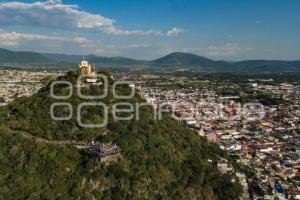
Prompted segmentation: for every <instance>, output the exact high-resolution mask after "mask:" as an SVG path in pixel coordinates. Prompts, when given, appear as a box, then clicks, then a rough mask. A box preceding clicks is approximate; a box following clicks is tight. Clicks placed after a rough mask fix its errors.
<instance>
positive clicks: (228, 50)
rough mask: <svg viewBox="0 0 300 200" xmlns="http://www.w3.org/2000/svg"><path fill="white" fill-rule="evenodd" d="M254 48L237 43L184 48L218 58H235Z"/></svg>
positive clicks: (185, 50)
mask: <svg viewBox="0 0 300 200" xmlns="http://www.w3.org/2000/svg"><path fill="white" fill-rule="evenodd" d="M250 50H252V48H245V47H241V46H240V45H239V44H237V43H225V44H221V45H209V46H208V47H204V48H203V47H199V48H184V49H183V51H184V52H191V53H196V54H199V55H203V56H208V57H211V58H216V59H226V58H234V57H236V56H238V55H239V54H241V53H245V52H248V51H250Z"/></svg>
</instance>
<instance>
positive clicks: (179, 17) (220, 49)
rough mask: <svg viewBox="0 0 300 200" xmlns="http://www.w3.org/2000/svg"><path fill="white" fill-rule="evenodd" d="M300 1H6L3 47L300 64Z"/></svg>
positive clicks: (1, 15) (0, 29) (1, 17)
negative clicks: (180, 54)
mask: <svg viewBox="0 0 300 200" xmlns="http://www.w3.org/2000/svg"><path fill="white" fill-rule="evenodd" d="M299 10H300V1H299V0H243V1H241V0H227V1H224V0H126V1H125V0H88V1H79V0H63V1H62V0H48V1H21V0H20V1H1V0H0V47H1V48H7V49H11V50H28V51H38V52H50V53H67V54H96V55H103V56H125V57H130V58H137V59H153V58H157V57H160V56H163V55H165V54H168V53H171V52H174V51H183V52H191V53H196V54H198V55H202V56H206V57H209V58H213V59H222V60H243V59H286V60H300V39H299V35H300V12H299Z"/></svg>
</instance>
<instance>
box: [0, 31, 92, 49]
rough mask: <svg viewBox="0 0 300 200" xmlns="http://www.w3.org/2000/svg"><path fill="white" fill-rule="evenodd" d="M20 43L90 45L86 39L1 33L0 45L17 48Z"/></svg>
mask: <svg viewBox="0 0 300 200" xmlns="http://www.w3.org/2000/svg"><path fill="white" fill-rule="evenodd" d="M20 41H58V42H72V43H76V44H79V45H84V44H87V43H90V41H89V40H88V39H87V38H84V37H76V38H66V37H62V36H49V35H40V34H27V33H16V32H5V31H2V30H1V31H0V45H5V46H16V45H18V44H19V42H20Z"/></svg>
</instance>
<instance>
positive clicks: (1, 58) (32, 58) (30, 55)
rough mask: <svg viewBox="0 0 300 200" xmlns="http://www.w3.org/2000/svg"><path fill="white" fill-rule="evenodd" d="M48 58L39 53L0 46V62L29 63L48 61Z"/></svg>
mask: <svg viewBox="0 0 300 200" xmlns="http://www.w3.org/2000/svg"><path fill="white" fill-rule="evenodd" d="M49 62H50V60H49V59H48V58H47V57H46V56H43V55H42V54H40V53H35V52H25V51H19V52H14V51H9V50H6V49H1V48H0V63H2V64H20V63H22V64H30V63H49Z"/></svg>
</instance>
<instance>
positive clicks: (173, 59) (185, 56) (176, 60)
mask: <svg viewBox="0 0 300 200" xmlns="http://www.w3.org/2000/svg"><path fill="white" fill-rule="evenodd" d="M150 64H151V65H154V66H160V67H173V68H176V67H186V68H192V69H204V70H205V69H206V70H210V71H213V70H217V69H219V70H220V68H221V67H223V68H224V69H223V70H227V69H226V68H228V67H230V66H231V64H229V63H226V62H223V61H214V60H211V59H208V58H205V57H202V56H198V55H195V54H191V53H182V52H174V53H171V54H169V55H167V56H164V57H162V58H159V59H156V60H153V61H151V62H150Z"/></svg>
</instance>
